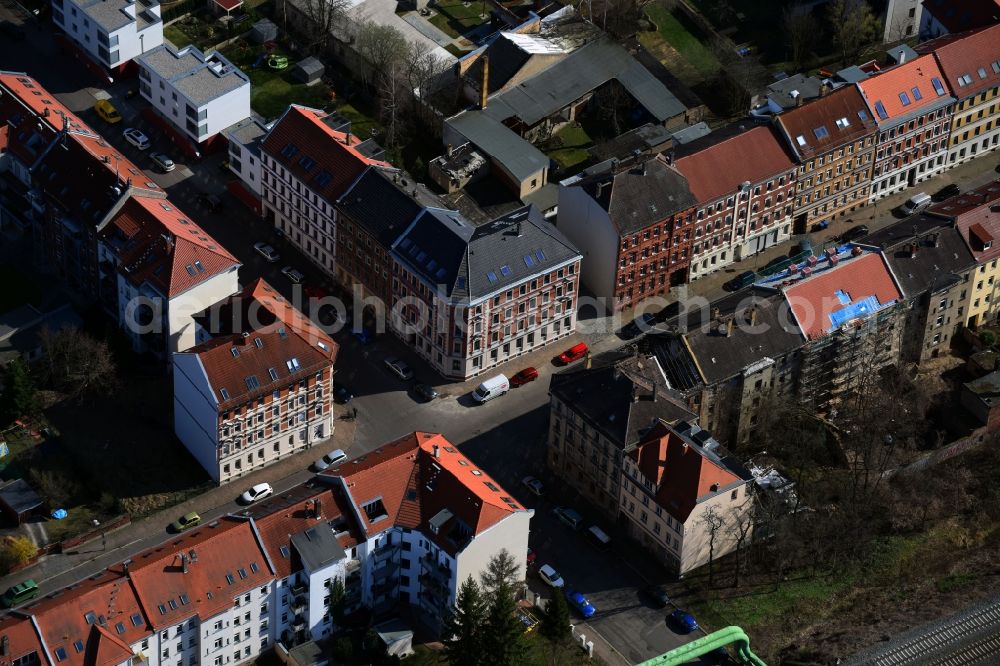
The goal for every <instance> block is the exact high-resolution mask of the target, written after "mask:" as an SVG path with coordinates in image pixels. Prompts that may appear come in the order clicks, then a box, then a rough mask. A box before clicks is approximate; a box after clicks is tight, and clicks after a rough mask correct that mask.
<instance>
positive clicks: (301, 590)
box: [290, 581, 309, 597]
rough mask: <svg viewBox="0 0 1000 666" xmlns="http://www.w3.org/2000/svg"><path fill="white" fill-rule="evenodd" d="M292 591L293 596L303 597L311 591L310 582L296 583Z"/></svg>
mask: <svg viewBox="0 0 1000 666" xmlns="http://www.w3.org/2000/svg"><path fill="white" fill-rule="evenodd" d="M290 589H291V592H292V595H293V596H296V597H297V596H299V595H303V594H305V593H307V592H308V591H309V582H308V581H305V582H301V583H295V584H294V585H292V587H291V588H290Z"/></svg>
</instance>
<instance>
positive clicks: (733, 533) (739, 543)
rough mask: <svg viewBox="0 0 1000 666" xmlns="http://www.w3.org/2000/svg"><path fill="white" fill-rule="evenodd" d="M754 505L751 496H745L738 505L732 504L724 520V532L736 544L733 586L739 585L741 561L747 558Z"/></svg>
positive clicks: (752, 525)
mask: <svg viewBox="0 0 1000 666" xmlns="http://www.w3.org/2000/svg"><path fill="white" fill-rule="evenodd" d="M754 505H755V502H754V499H753V497H747V498H746V500H744V501H743V502H742V503H741V504H740V505H739V506H734V507H732V508H731V509H730V510H729V518H728V520H726V521H724V522H725V529H726V533H727V534H728V535H729V536H730V537H731V538H732V540H733V543H734V545H735V546H736V559H735V565H736V566H735V568H734V571H733V587H739V586H740V574H741V573H742V571H743V563H744V562H745V561H746V560H747V551H748V550H749V547H750V536H751V535H752V534H753V528H754V518H755V515H756V511H755V506H754Z"/></svg>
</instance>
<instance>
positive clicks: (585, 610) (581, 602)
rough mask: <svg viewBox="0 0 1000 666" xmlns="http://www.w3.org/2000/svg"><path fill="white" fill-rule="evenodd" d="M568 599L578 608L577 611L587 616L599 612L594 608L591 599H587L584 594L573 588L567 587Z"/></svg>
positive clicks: (592, 615)
mask: <svg viewBox="0 0 1000 666" xmlns="http://www.w3.org/2000/svg"><path fill="white" fill-rule="evenodd" d="M566 601H568V602H569V605H570V606H572V607H573V608H575V609H576V612H577V613H579V614H580V615H582V616H583V617H585V618H591V617H594V613H596V612H597V609H596V608H594V606H593V605H592V604H591V603H590V602H589V601H587V598H586V597H585V596H583V594H581V593H580V592H577V591H576V590H574V589H572V588H567V589H566Z"/></svg>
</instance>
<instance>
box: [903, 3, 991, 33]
mask: <svg viewBox="0 0 1000 666" xmlns="http://www.w3.org/2000/svg"><path fill="white" fill-rule="evenodd" d="M921 4H923V6H924V11H926V12H930V13H931V14H932V15H933V16H934V18H936V19H937V20H938V22H939V23H940V24H941V25H943V26H944V27H945V29H946V30H947V31H948V32H959V31H961V30H969V29H971V28H978V27H979V26H983V25H986V24H988V23H996V22H997V21H1000V0H924V1H923V3H921Z"/></svg>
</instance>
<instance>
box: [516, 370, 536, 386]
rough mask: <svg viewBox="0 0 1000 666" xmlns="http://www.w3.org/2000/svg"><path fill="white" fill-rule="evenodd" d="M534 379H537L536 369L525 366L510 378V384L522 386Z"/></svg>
mask: <svg viewBox="0 0 1000 666" xmlns="http://www.w3.org/2000/svg"><path fill="white" fill-rule="evenodd" d="M536 379H538V370H535V369H534V368H525V369H524V370H522V371H521V372H519V373H517V374H516V375H514V376H513V377H511V378H510V385H511V386H524V385H525V384H527V383H528V382H533V381H535V380H536Z"/></svg>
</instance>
